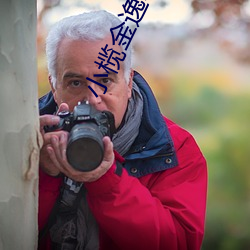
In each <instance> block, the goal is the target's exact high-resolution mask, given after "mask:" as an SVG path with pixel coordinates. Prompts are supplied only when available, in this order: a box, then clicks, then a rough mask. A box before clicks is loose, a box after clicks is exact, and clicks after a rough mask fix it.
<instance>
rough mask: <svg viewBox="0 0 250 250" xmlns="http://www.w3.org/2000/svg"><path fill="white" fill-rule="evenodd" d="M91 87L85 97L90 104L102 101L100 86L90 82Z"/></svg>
mask: <svg viewBox="0 0 250 250" xmlns="http://www.w3.org/2000/svg"><path fill="white" fill-rule="evenodd" d="M88 86H89V87H90V88H88V91H87V95H86V97H85V99H86V101H88V102H89V104H91V105H93V106H95V105H97V104H99V103H100V102H101V99H102V98H101V96H102V94H103V93H102V91H101V90H100V88H99V87H98V86H96V85H95V84H94V83H89V85H88Z"/></svg>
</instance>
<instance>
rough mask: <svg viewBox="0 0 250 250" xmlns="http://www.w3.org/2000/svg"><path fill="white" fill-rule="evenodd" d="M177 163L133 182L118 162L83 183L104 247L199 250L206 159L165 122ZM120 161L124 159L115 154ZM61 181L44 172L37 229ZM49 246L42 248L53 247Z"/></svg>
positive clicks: (184, 133)
mask: <svg viewBox="0 0 250 250" xmlns="http://www.w3.org/2000/svg"><path fill="white" fill-rule="evenodd" d="M164 119H165V122H166V124H167V127H168V129H169V132H170V134H171V137H172V140H173V143H174V148H175V152H176V155H177V159H178V165H177V166H176V167H173V168H170V169H167V170H164V171H159V172H156V173H152V174H147V175H144V176H142V177H139V178H135V177H133V176H131V175H129V174H128V173H127V170H126V169H123V172H122V175H121V176H118V175H117V174H116V173H115V168H116V165H115V163H114V164H113V166H112V167H111V169H110V170H109V171H108V172H107V173H106V174H105V175H104V176H102V177H101V178H100V179H99V180H97V181H95V182H91V183H85V186H86V188H87V191H88V194H87V199H88V203H89V206H90V208H91V210H92V212H93V214H94V216H95V218H96V220H97V222H98V224H99V227H100V233H99V238H100V249H103V250H106V249H107V250H113V249H124V250H140V249H141V250H175V249H179V250H185V249H189V250H198V249H200V248H201V243H202V239H203V234H204V221H205V211H206V192H207V168H206V161H205V159H204V157H203V155H202V153H201V151H200V150H199V148H198V146H197V144H196V142H195V140H194V139H193V137H192V136H191V135H190V134H189V133H188V132H187V131H185V130H183V129H182V128H180V127H179V126H178V125H176V124H175V123H173V122H171V121H170V120H168V119H167V118H164ZM116 160H118V161H123V158H122V157H121V156H119V155H118V154H116ZM61 181H62V180H61V179H60V178H53V177H50V176H48V175H46V174H44V173H43V172H41V171H40V180H39V218H38V222H39V229H41V228H43V227H44V225H45V224H46V221H47V219H48V216H49V214H50V211H51V209H52V207H53V204H54V202H55V200H56V197H57V196H58V194H59V188H60V185H61ZM46 244H48V245H49V242H47V243H45V242H43V244H42V245H41V246H40V249H43V250H45V249H49V247H48V245H47V247H46V246H45V245H46Z"/></svg>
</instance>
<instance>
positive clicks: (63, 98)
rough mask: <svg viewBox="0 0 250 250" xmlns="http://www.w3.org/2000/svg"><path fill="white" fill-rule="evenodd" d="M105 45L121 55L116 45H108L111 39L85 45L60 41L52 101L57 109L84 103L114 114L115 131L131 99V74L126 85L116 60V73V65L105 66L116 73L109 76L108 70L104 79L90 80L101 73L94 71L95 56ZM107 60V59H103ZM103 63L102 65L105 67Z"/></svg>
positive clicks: (121, 63)
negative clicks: (62, 104)
mask: <svg viewBox="0 0 250 250" xmlns="http://www.w3.org/2000/svg"><path fill="white" fill-rule="evenodd" d="M106 44H108V49H110V48H112V49H113V50H115V51H117V52H119V53H121V52H122V51H121V48H120V46H118V45H117V44H116V45H112V38H111V36H108V37H107V38H105V39H104V40H102V41H97V42H87V41H80V40H77V41H73V40H69V39H67V38H66V39H64V40H63V41H62V42H61V43H60V45H59V49H58V55H57V61H56V72H57V75H56V79H57V83H56V87H55V88H53V87H52V91H53V94H54V99H55V101H56V103H57V105H58V106H59V105H60V104H61V103H67V104H68V105H69V109H70V111H73V108H74V106H76V105H77V103H78V102H79V101H84V100H88V101H89V103H90V104H91V105H93V106H94V107H95V108H96V109H97V110H99V111H103V110H108V111H110V112H112V113H113V114H114V117H115V125H116V128H117V127H118V126H119V125H120V124H121V121H122V118H123V116H124V114H125V111H126V108H127V103H128V99H129V98H130V97H131V89H132V73H131V75H130V80H129V84H127V83H126V82H125V78H124V67H123V62H121V61H119V63H120V69H119V70H117V65H116V63H115V61H114V60H112V63H114V64H115V65H114V66H113V65H110V64H109V65H108V67H110V68H112V69H114V70H116V71H118V73H117V74H116V73H113V72H112V71H110V74H109V75H108V77H94V74H105V73H106V72H105V70H104V69H103V68H100V69H98V67H99V66H98V65H97V64H96V63H94V62H95V61H97V62H100V61H101V60H100V59H98V56H100V55H98V53H99V52H102V53H103V51H102V50H101V48H104V47H105V46H106ZM113 55H114V57H115V56H117V57H119V58H123V55H122V54H120V55H117V54H113ZM106 60H107V59H106ZM125 60H126V59H125ZM105 63H107V62H104V63H103V64H105ZM86 77H89V78H91V79H93V80H95V81H97V82H99V83H101V84H103V85H105V86H107V92H106V93H105V94H103V92H104V88H102V87H100V86H98V85H97V84H95V83H93V82H91V81H88V80H87V79H86ZM88 85H89V86H91V87H92V89H93V90H94V91H95V92H96V93H97V95H98V97H96V96H95V95H94V93H93V92H92V91H91V90H90V89H89V88H88Z"/></svg>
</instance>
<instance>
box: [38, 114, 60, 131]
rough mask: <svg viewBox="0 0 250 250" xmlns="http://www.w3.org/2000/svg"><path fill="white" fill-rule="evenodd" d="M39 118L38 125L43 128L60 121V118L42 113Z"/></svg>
mask: <svg viewBox="0 0 250 250" xmlns="http://www.w3.org/2000/svg"><path fill="white" fill-rule="evenodd" d="M39 120H40V127H41V128H43V127H44V126H53V125H57V124H58V123H59V121H60V118H59V117H58V116H55V115H42V116H40V118H39Z"/></svg>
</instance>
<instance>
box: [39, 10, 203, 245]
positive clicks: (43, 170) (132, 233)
mask: <svg viewBox="0 0 250 250" xmlns="http://www.w3.org/2000/svg"><path fill="white" fill-rule="evenodd" d="M120 24H121V21H120V20H119V19H118V18H117V17H115V16H114V15H112V14H110V13H108V12H106V11H95V12H90V13H84V14H81V15H77V16H71V17H68V18H65V19H63V20H61V21H59V22H58V23H57V24H56V25H55V26H54V27H53V28H52V29H51V31H50V33H49V35H48V38H47V47H46V51H47V60H48V71H49V82H50V84H51V92H50V93H48V94H47V95H45V96H44V97H42V98H41V99H40V100H39V105H40V115H41V116H40V124H41V131H42V135H43V139H44V145H43V148H42V149H41V154H40V180H39V231H40V234H39V248H40V249H125V250H135V249H136V250H139V249H143V250H157V249H158V250H160V249H161V250H166V249H171V250H174V249H181V250H184V249H191V250H196V249H197V250H198V249H200V247H201V243H202V239H203V234H204V220H205V210H206V191H207V169H206V161H205V159H204V157H203V155H202V153H201V152H200V150H199V148H198V146H197V144H196V143H195V141H194V139H193V137H192V136H191V135H190V134H189V133H188V132H187V131H185V130H183V129H182V128H180V127H179V126H178V125H176V124H175V123H173V122H172V121H170V120H169V119H167V118H166V117H164V116H162V114H161V113H160V110H159V107H158V105H157V102H156V100H155V97H154V96H153V93H152V92H151V90H150V87H149V85H148V84H147V83H146V81H145V80H144V79H143V77H142V76H141V75H140V74H139V73H137V72H135V71H134V70H133V69H132V68H131V46H129V47H126V49H125V47H124V46H123V45H119V41H114V37H115V36H117V34H118V33H117V32H118V30H116V31H115V30H114V34H113V36H112V34H111V31H110V29H111V28H113V27H118V26H119V25H120ZM108 49H112V50H113V51H114V53H113V54H116V55H118V56H117V57H118V59H119V62H118V59H117V58H116V63H114V62H115V61H113V64H112V63H110V64H109V65H108V67H109V69H108V70H107V67H106V68H105V67H101V65H100V64H98V63H97V62H98V56H99V55H100V54H99V52H102V54H103V55H105V52H107V51H108ZM125 54H126V58H124V57H125ZM114 56H115V55H114ZM122 57H123V58H122ZM103 60H104V59H103ZM99 61H100V60H99ZM118 64H119V65H118ZM102 65H104V64H102ZM118 69H119V70H118ZM107 72H108V74H107ZM103 86H106V90H107V91H106V92H105V93H104V88H103ZM83 101H88V102H89V104H90V105H91V106H93V107H94V108H95V109H96V110H98V111H105V110H107V111H110V112H111V113H112V114H113V115H114V119H115V128H116V131H115V133H114V135H113V137H112V141H111V139H110V137H108V136H105V137H104V138H103V145H104V157H103V160H102V162H101V163H100V165H99V166H98V167H97V168H95V169H94V170H91V171H78V170H76V169H75V168H74V167H72V166H71V165H70V164H69V162H68V160H67V157H66V153H65V152H66V148H67V141H68V132H66V131H64V130H57V131H52V132H47V133H46V132H44V127H45V126H52V125H57V124H58V123H59V117H58V116H57V115H56V114H58V112H60V111H70V112H72V111H73V108H74V107H75V106H76V105H77V104H78V102H83Z"/></svg>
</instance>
